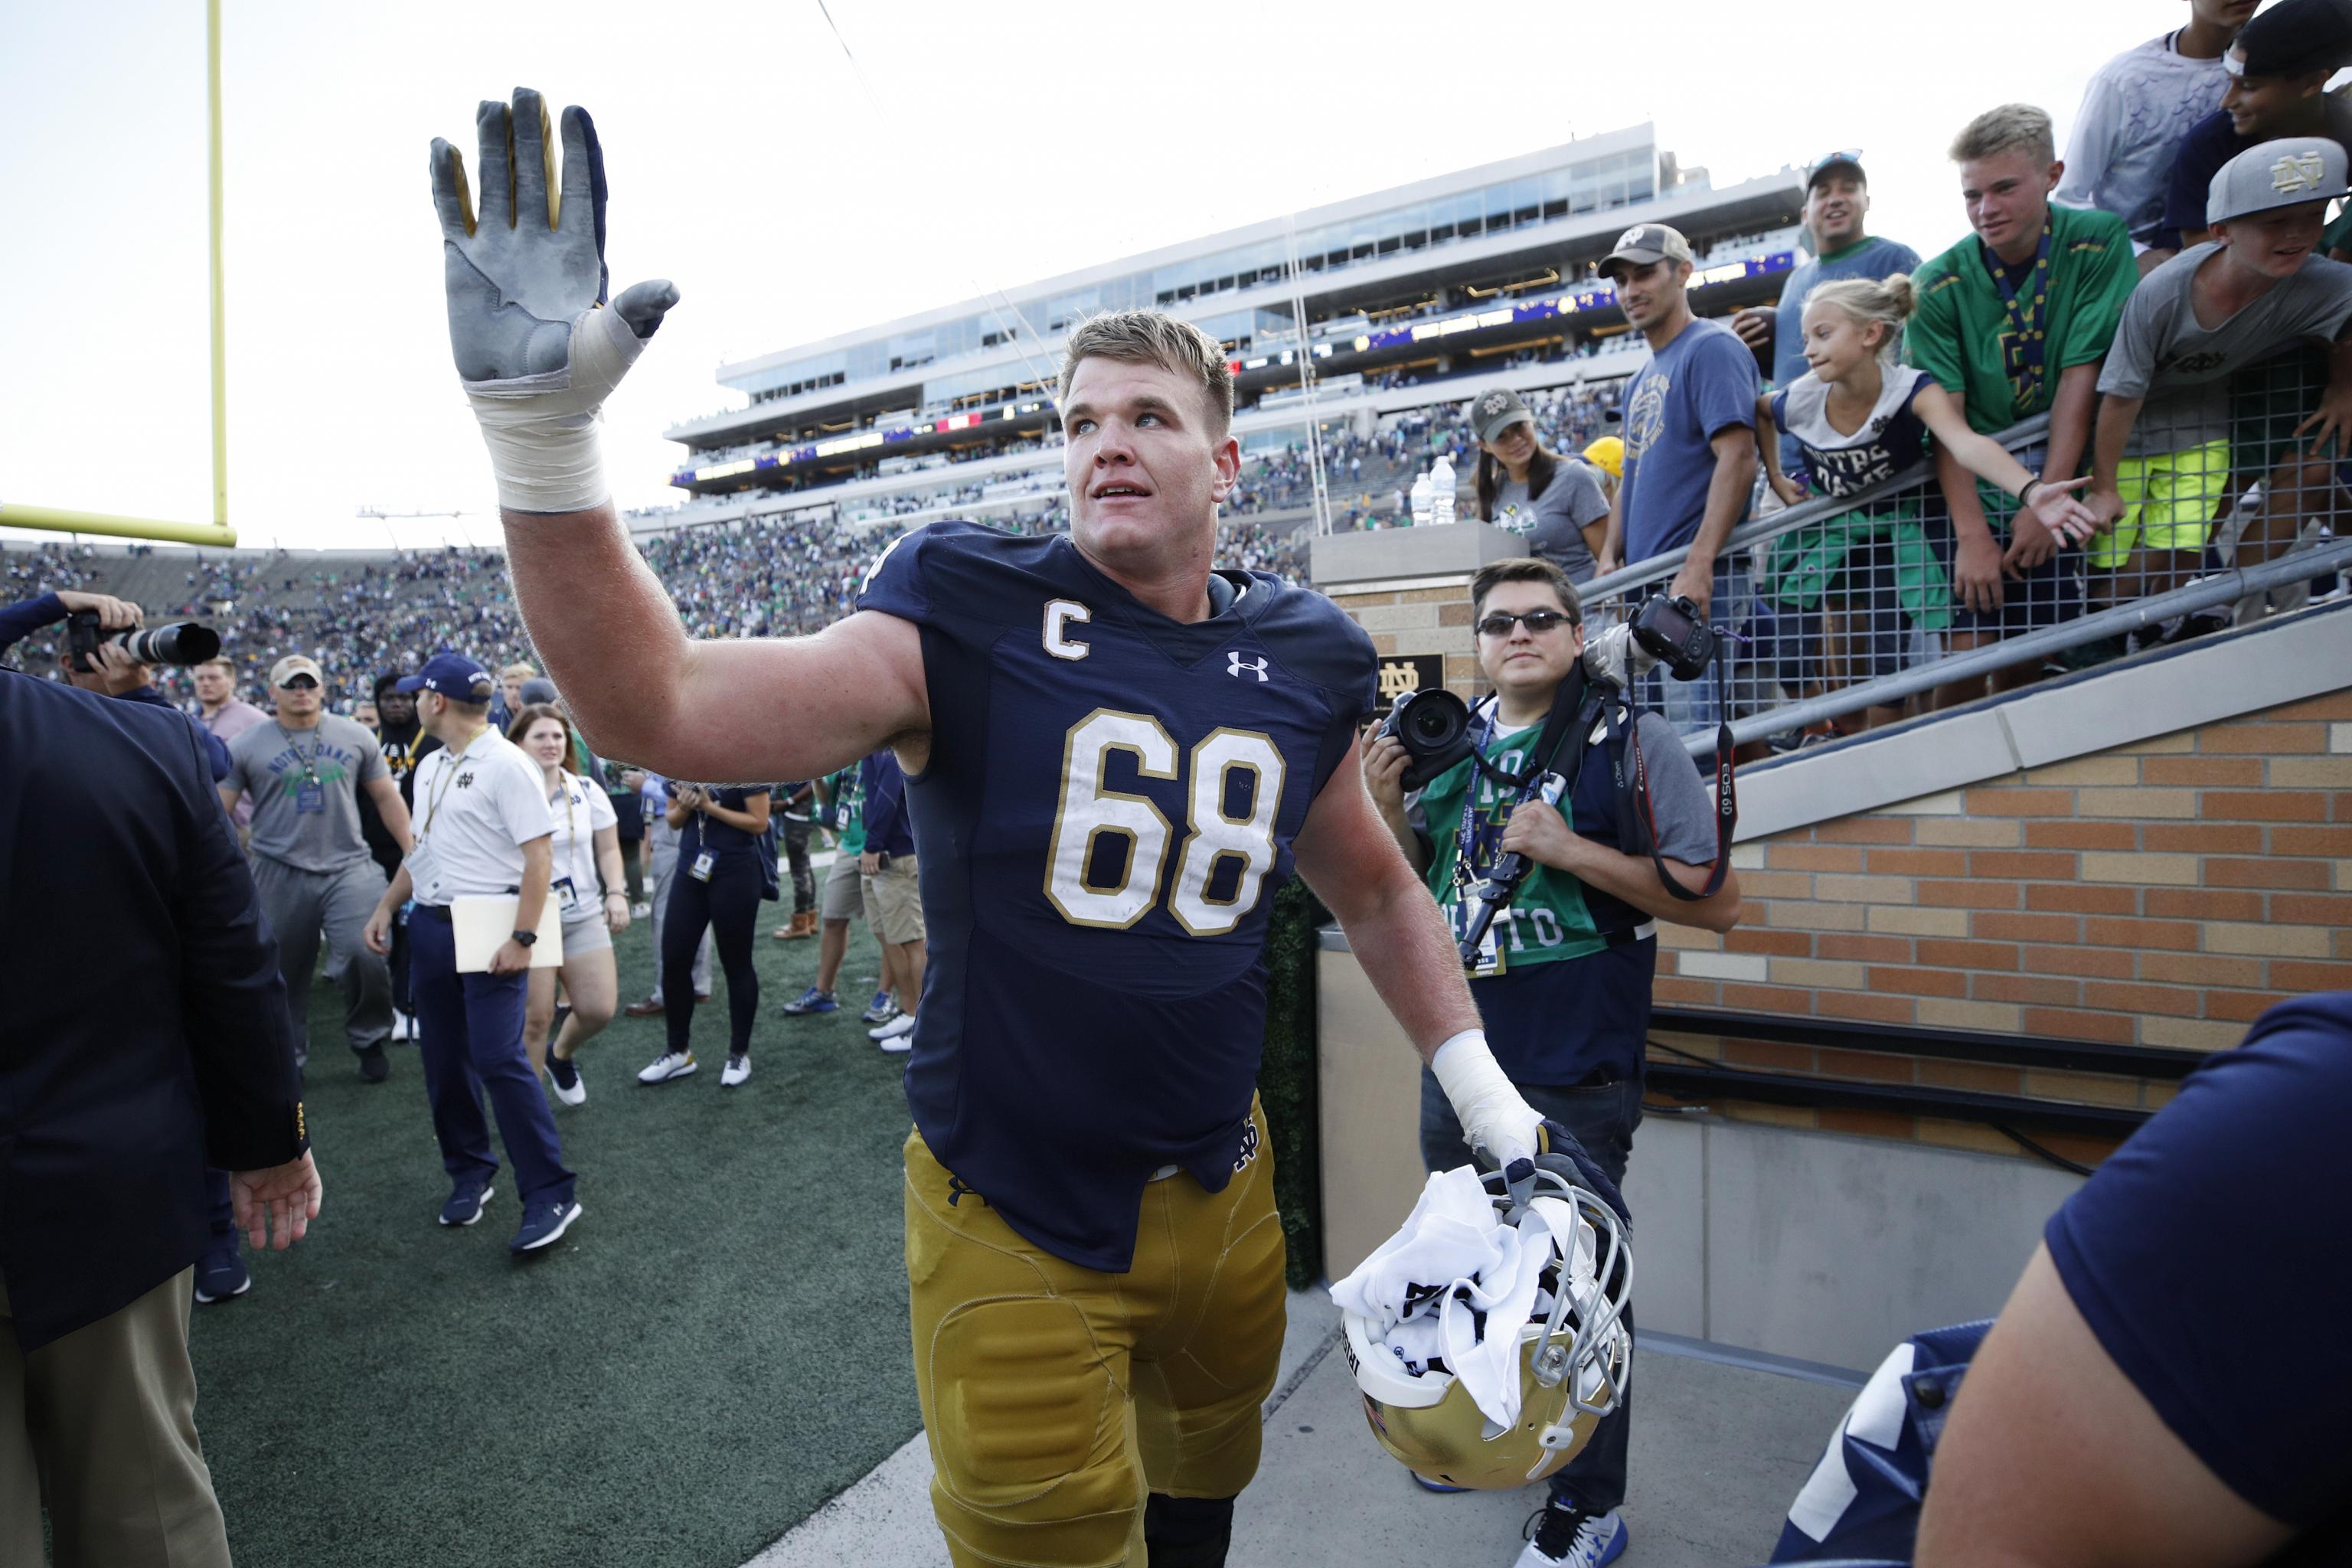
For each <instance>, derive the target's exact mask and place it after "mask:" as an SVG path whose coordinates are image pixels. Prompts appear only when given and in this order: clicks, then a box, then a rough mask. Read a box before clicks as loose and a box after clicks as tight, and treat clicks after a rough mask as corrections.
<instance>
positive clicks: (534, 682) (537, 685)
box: [518, 675, 563, 702]
mask: <svg viewBox="0 0 2352 1568" xmlns="http://www.w3.org/2000/svg"><path fill="white" fill-rule="evenodd" d="M518 695H519V696H520V697H521V698H522V700H524V701H525V702H561V701H562V700H563V699H562V697H560V696H558V695H557V694H556V690H555V682H553V681H552V680H550V679H547V677H545V676H543V675H534V676H532V677H531V678H530V679H529V680H526V681H524V682H523V683H522V689H521V690H520V692H519V693H518Z"/></svg>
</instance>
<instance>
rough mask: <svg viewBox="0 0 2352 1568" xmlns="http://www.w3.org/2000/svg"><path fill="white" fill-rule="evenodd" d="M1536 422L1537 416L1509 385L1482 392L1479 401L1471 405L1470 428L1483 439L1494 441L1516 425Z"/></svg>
mask: <svg viewBox="0 0 2352 1568" xmlns="http://www.w3.org/2000/svg"><path fill="white" fill-rule="evenodd" d="M1535 422H1536V416H1534V415H1532V414H1530V413H1528V405H1526V404H1525V403H1522V402H1521V401H1519V395H1518V394H1517V393H1516V392H1513V391H1512V390H1511V389H1510V388H1509V387H1507V386H1497V387H1495V388H1494V389H1492V390H1491V391H1487V392H1482V393H1480V394H1479V395H1478V401H1477V402H1475V403H1474V404H1472V405H1470V428H1471V429H1472V430H1473V431H1475V433H1476V434H1477V437H1478V439H1480V440H1481V441H1492V440H1493V439H1494V438H1495V437H1497V436H1499V435H1501V434H1502V433H1503V432H1504V431H1506V430H1507V429H1509V428H1510V427H1511V426H1514V425H1518V424H1528V425H1532V424H1534V423H1535Z"/></svg>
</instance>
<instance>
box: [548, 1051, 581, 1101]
mask: <svg viewBox="0 0 2352 1568" xmlns="http://www.w3.org/2000/svg"><path fill="white" fill-rule="evenodd" d="M547 1081H548V1082H550V1083H551V1084H553V1085H554V1086H555V1098H556V1099H558V1100H562V1102H563V1103H564V1104H566V1105H585V1104H587V1103H588V1086H587V1085H586V1084H584V1083H582V1082H581V1081H580V1064H579V1063H578V1062H575V1061H572V1060H570V1059H568V1058H563V1057H559V1056H557V1055H556V1054H555V1053H554V1052H553V1051H550V1052H548V1053H547Z"/></svg>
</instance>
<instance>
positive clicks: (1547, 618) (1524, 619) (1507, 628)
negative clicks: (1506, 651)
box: [1478, 610, 1569, 637]
mask: <svg viewBox="0 0 2352 1568" xmlns="http://www.w3.org/2000/svg"><path fill="white" fill-rule="evenodd" d="M1568 618H1569V616H1568V612H1567V611H1565V610H1528V611H1524V612H1522V613H1521V614H1519V615H1516V616H1515V615H1513V614H1511V613H1510V612H1509V611H1508V610H1496V612H1495V613H1494V614H1493V615H1491V616H1486V618H1485V619H1484V620H1482V621H1480V622H1479V623H1478V635H1479V636H1480V637H1509V636H1510V635H1511V628H1512V627H1513V626H1526V627H1527V628H1528V631H1529V632H1530V633H1532V634H1534V635H1535V636H1537V637H1541V636H1543V635H1544V633H1546V632H1548V631H1549V630H1551V629H1552V628H1553V627H1554V626H1558V625H1559V624H1560V623H1561V622H1562V621H1565V620H1567V619H1568Z"/></svg>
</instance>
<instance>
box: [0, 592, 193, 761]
mask: <svg viewBox="0 0 2352 1568" xmlns="http://www.w3.org/2000/svg"><path fill="white" fill-rule="evenodd" d="M145 620H146V615H145V613H144V612H143V611H142V610H141V609H140V608H139V606H138V605H134V604H132V603H131V602H130V601H129V600H128V599H118V598H115V597H113V596H112V595H108V594H88V593H83V592H81V591H80V590H79V589H70V588H68V589H60V590H59V591H58V592H57V593H54V594H43V595H41V596H40V597H39V598H37V599H27V600H26V601H25V602H24V603H23V604H21V605H8V606H7V607H6V608H5V609H0V654H5V653H6V652H7V651H8V650H9V649H10V648H12V647H16V645H17V644H18V643H20V642H22V641H24V640H25V638H26V637H28V636H30V635H31V634H33V633H34V632H37V631H39V630H40V629H41V628H42V627H43V626H55V625H57V624H58V622H59V621H63V622H65V623H66V626H67V633H66V651H65V652H63V653H61V654H59V655H58V673H59V674H60V675H63V676H64V677H65V678H66V679H67V680H68V681H70V682H71V683H72V684H74V685H75V686H78V687H79V688H80V689H82V690H84V691H94V692H96V693H97V694H98V695H99V696H100V697H120V698H121V699H123V700H125V701H130V702H145V703H149V704H151V705H152V706H154V707H157V708H172V700H171V699H170V698H168V697H165V696H164V695H163V693H162V692H161V691H158V690H157V689H155V675H154V670H153V669H152V668H151V667H152V666H153V665H157V664H198V663H201V662H203V661H204V660H205V659H208V658H212V657H213V656H214V655H215V654H216V653H218V652H220V638H219V637H215V635H214V634H213V633H212V631H211V630H210V629H209V628H207V627H205V626H198V625H196V624H195V623H194V621H179V622H174V623H173V624H172V625H170V626H157V627H156V628H155V629H154V630H153V631H148V630H146V629H144V623H145ZM172 710H173V712H175V713H177V712H179V710H178V709H176V708H172ZM182 717H186V715H184V714H183V715H182ZM189 722H190V723H192V724H195V729H196V732H197V733H198V734H199V735H201V736H202V737H203V738H204V739H203V746H204V753H205V762H206V763H208V764H209V765H210V767H211V768H212V773H213V780H214V782H215V783H218V782H219V781H220V780H222V779H224V778H226V777H227V776H228V748H227V747H226V746H224V745H222V744H221V743H220V742H219V741H217V740H215V738H214V736H213V733H212V731H210V730H209V729H206V728H205V726H204V725H202V724H197V723H195V721H194V720H190V721H189Z"/></svg>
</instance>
